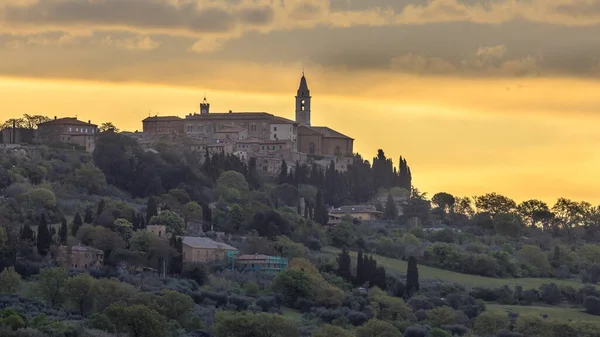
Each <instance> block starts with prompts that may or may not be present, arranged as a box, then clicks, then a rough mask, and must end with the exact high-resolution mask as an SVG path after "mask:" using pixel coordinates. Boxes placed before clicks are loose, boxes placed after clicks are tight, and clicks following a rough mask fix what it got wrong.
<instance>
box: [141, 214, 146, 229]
mask: <svg viewBox="0 0 600 337" xmlns="http://www.w3.org/2000/svg"><path fill="white" fill-rule="evenodd" d="M140 229H146V221H145V220H144V216H143V215H142V213H140Z"/></svg>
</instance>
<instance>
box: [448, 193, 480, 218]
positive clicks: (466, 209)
mask: <svg viewBox="0 0 600 337" xmlns="http://www.w3.org/2000/svg"><path fill="white" fill-rule="evenodd" d="M452 211H453V213H454V214H460V215H463V216H465V217H467V218H470V217H472V216H473V214H475V211H474V210H473V205H472V200H471V198H469V197H463V198H461V197H457V198H455V201H454V207H452Z"/></svg>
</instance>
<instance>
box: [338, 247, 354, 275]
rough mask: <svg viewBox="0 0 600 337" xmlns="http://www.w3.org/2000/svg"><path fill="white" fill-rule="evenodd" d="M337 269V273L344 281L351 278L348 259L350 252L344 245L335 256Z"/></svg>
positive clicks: (349, 260)
mask: <svg viewBox="0 0 600 337" xmlns="http://www.w3.org/2000/svg"><path fill="white" fill-rule="evenodd" d="M337 263H338V270H337V274H338V276H340V277H341V278H343V279H344V280H346V281H350V280H351V279H352V272H351V271H350V268H351V264H352V261H351V259H350V253H348V249H346V247H344V248H342V251H341V252H340V254H339V255H338V258H337Z"/></svg>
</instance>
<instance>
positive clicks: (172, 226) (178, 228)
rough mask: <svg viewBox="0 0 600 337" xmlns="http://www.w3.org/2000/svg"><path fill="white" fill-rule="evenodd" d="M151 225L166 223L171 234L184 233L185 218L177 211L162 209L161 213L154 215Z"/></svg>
mask: <svg viewBox="0 0 600 337" xmlns="http://www.w3.org/2000/svg"><path fill="white" fill-rule="evenodd" d="M150 225H152V226H155V225H164V226H165V227H166V228H167V233H170V234H171V235H183V231H184V229H185V225H184V223H183V219H182V218H180V217H179V215H177V213H175V212H171V211H162V212H160V214H159V215H157V216H154V217H152V219H151V220H150Z"/></svg>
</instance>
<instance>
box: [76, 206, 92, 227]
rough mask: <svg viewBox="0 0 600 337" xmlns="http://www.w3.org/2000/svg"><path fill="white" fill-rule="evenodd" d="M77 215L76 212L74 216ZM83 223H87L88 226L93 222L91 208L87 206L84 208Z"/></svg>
mask: <svg viewBox="0 0 600 337" xmlns="http://www.w3.org/2000/svg"><path fill="white" fill-rule="evenodd" d="M77 215H79V212H77V213H76V214H75V216H77ZM79 218H80V219H81V216H80V215H79ZM83 222H84V223H88V224H90V225H91V224H92V223H93V222H94V212H93V211H92V207H90V205H87V207H86V208H85V214H84V217H83Z"/></svg>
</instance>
